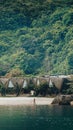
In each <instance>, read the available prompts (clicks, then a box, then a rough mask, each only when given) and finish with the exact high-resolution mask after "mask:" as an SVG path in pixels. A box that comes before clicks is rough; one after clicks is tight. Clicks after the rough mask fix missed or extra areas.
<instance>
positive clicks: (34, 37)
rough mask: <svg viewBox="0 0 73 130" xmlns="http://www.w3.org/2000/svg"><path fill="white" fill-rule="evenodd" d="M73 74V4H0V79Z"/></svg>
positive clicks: (68, 0)
mask: <svg viewBox="0 0 73 130" xmlns="http://www.w3.org/2000/svg"><path fill="white" fill-rule="evenodd" d="M45 74H48V75H57V74H66V75H67V74H73V0H0V75H1V76H4V75H13V76H16V75H45Z"/></svg>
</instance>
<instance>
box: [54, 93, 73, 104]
mask: <svg viewBox="0 0 73 130" xmlns="http://www.w3.org/2000/svg"><path fill="white" fill-rule="evenodd" d="M71 101H73V95H58V96H56V97H55V98H54V100H53V102H52V104H58V105H70V102H71Z"/></svg>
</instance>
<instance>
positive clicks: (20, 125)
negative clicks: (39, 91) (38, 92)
mask: <svg viewBox="0 0 73 130" xmlns="http://www.w3.org/2000/svg"><path fill="white" fill-rule="evenodd" d="M0 130H73V107H71V106H48V105H47V106H44V105H42V106H36V105H32V106H0Z"/></svg>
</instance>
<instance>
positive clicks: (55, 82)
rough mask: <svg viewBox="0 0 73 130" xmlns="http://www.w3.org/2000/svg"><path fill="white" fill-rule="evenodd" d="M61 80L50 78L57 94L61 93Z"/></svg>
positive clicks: (59, 78) (56, 77) (60, 78)
mask: <svg viewBox="0 0 73 130" xmlns="http://www.w3.org/2000/svg"><path fill="white" fill-rule="evenodd" d="M63 80H64V79H63V78H62V77H58V76H55V77H51V81H52V83H53V85H54V86H55V87H56V88H57V89H58V90H59V92H60V91H61V88H62V85H63Z"/></svg>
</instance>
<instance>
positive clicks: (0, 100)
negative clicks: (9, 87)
mask: <svg viewBox="0 0 73 130" xmlns="http://www.w3.org/2000/svg"><path fill="white" fill-rule="evenodd" d="M53 100H54V98H46V97H10V98H9V97H0V106H1V105H5V106H8V105H13V106H16V105H51V103H52V101H53Z"/></svg>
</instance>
